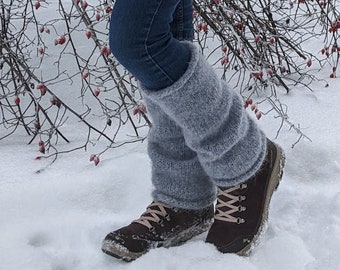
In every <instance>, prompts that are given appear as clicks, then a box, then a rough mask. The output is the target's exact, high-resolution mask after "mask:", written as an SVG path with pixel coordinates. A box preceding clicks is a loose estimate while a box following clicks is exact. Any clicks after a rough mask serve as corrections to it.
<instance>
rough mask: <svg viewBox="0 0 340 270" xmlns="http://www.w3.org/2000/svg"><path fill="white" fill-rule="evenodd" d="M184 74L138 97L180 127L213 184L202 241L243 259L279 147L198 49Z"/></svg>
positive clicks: (275, 171) (278, 164)
mask: <svg viewBox="0 0 340 270" xmlns="http://www.w3.org/2000/svg"><path fill="white" fill-rule="evenodd" d="M182 44H183V46H187V47H188V48H189V49H190V51H191V60H190V63H189V66H188V69H187V70H186V72H185V74H184V75H183V76H182V77H181V78H180V79H179V80H178V81H176V82H175V83H174V84H173V85H171V86H169V87H166V88H164V89H160V90H158V91H152V90H149V89H146V88H143V91H142V92H143V94H144V96H145V97H147V98H148V99H150V100H152V101H153V102H154V103H156V104H157V105H158V106H159V107H161V108H162V110H163V111H164V112H165V113H166V114H167V115H168V116H169V117H170V118H171V119H172V120H174V121H175V122H176V123H177V125H178V126H180V127H181V128H182V131H183V135H184V138H185V142H186V144H187V145H188V146H189V147H190V148H191V149H193V150H194V151H195V152H196V153H197V156H198V159H199V161H200V163H201V165H202V167H203V168H204V170H205V172H206V173H207V175H208V176H209V177H210V178H211V180H212V181H213V182H214V183H215V184H216V185H217V186H219V194H218V204H217V211H216V214H215V221H214V223H213V225H212V227H211V229H210V230H209V233H208V237H207V242H209V243H212V244H214V245H215V246H216V247H217V248H218V250H220V251H221V252H224V253H230V252H231V253H238V254H240V255H244V254H245V253H246V252H248V251H249V249H250V248H251V247H252V246H253V245H254V243H255V242H256V240H257V238H258V236H259V234H260V232H261V230H262V229H263V228H264V224H265V221H266V218H267V215H268V207H269V202H270V198H271V196H272V193H273V192H274V190H275V188H276V187H277V185H278V183H279V180H280V178H281V176H282V170H283V165H284V155H283V151H282V149H281V148H280V147H279V146H277V145H275V144H273V143H272V142H271V141H269V140H267V139H266V136H265V135H264V133H263V132H262V131H261V130H260V129H259V127H258V126H257V125H256V123H255V122H254V121H253V120H252V119H251V118H250V116H249V115H248V114H247V113H246V111H245V110H244V108H243V102H242V101H241V99H240V98H239V97H238V95H237V94H236V93H235V92H234V91H233V90H232V89H230V87H229V86H228V85H227V84H226V83H225V82H224V81H221V80H220V79H219V78H218V77H217V75H216V74H215V72H214V70H213V69H212V67H211V66H210V65H209V64H208V63H207V62H206V61H205V59H204V58H203V56H202V55H201V54H200V52H199V51H198V49H197V48H196V47H195V46H194V45H193V44H192V43H188V42H183V43H182Z"/></svg>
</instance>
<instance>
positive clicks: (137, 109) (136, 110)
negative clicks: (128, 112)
mask: <svg viewBox="0 0 340 270" xmlns="http://www.w3.org/2000/svg"><path fill="white" fill-rule="evenodd" d="M138 113H139V108H138V107H134V108H133V111H132V114H133V115H136V114H138Z"/></svg>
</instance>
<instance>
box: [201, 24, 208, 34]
mask: <svg viewBox="0 0 340 270" xmlns="http://www.w3.org/2000/svg"><path fill="white" fill-rule="evenodd" d="M202 30H203V32H207V31H208V26H207V25H206V24H205V23H203V24H202Z"/></svg>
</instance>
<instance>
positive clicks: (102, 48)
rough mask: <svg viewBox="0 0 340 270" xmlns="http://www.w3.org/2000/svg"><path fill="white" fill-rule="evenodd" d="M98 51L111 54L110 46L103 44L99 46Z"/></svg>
mask: <svg viewBox="0 0 340 270" xmlns="http://www.w3.org/2000/svg"><path fill="white" fill-rule="evenodd" d="M100 53H101V54H102V55H106V56H108V55H110V54H111V50H110V48H109V47H108V46H103V47H101V48H100Z"/></svg>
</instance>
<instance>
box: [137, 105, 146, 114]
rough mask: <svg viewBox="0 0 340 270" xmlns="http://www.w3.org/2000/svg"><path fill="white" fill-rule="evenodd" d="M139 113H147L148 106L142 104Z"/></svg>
mask: <svg viewBox="0 0 340 270" xmlns="http://www.w3.org/2000/svg"><path fill="white" fill-rule="evenodd" d="M138 108H139V111H140V112H142V113H146V106H145V104H144V103H140V104H139V106H138Z"/></svg>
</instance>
